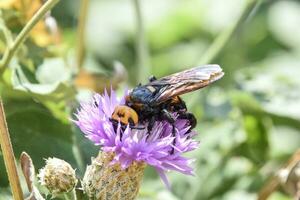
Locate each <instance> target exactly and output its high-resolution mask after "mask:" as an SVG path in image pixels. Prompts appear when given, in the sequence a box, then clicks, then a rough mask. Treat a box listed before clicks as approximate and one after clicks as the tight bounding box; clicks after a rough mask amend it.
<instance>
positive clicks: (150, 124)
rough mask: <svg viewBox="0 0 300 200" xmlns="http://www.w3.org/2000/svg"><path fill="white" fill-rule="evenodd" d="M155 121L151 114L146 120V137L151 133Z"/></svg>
mask: <svg viewBox="0 0 300 200" xmlns="http://www.w3.org/2000/svg"><path fill="white" fill-rule="evenodd" d="M155 121H156V118H155V117H154V116H153V117H151V118H150V120H149V122H148V126H147V138H146V139H148V138H149V136H150V134H151V131H152V128H153V126H154V124H155Z"/></svg>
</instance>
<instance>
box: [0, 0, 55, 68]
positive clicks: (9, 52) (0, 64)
mask: <svg viewBox="0 0 300 200" xmlns="http://www.w3.org/2000/svg"><path fill="white" fill-rule="evenodd" d="M58 2H59V0H48V1H47V2H46V3H45V4H44V5H43V6H42V7H41V8H40V9H39V10H38V11H37V12H36V13H35V15H34V16H33V17H32V18H31V19H30V20H29V22H28V23H27V24H26V25H25V26H24V28H23V29H22V31H21V32H20V33H19V35H18V36H17V37H16V39H15V40H14V42H13V43H12V44H11V45H8V47H7V48H6V50H5V52H4V55H3V57H2V59H1V61H0V72H3V70H4V69H5V67H6V66H7V65H8V64H9V62H10V60H11V59H12V57H13V55H14V54H15V53H16V51H17V50H18V48H19V47H20V45H21V44H22V43H23V42H24V41H25V39H26V38H27V36H28V34H29V33H30V31H31V30H32V29H33V27H34V26H35V25H36V24H37V23H38V21H40V20H41V19H42V18H43V17H44V16H45V15H46V13H47V12H48V11H49V10H50V9H51V8H53V7H54V6H55V5H56V4H57V3H58Z"/></svg>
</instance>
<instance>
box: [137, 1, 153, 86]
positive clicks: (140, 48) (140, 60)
mask: <svg viewBox="0 0 300 200" xmlns="http://www.w3.org/2000/svg"><path fill="white" fill-rule="evenodd" d="M133 4H134V10H135V15H136V29H137V36H136V38H137V39H136V51H137V68H138V81H139V82H142V81H145V79H147V78H148V77H149V76H150V73H151V72H150V58H149V52H148V48H147V43H146V40H145V30H144V24H143V17H142V11H141V4H140V0H133Z"/></svg>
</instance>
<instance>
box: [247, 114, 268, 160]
mask: <svg viewBox="0 0 300 200" xmlns="http://www.w3.org/2000/svg"><path fill="white" fill-rule="evenodd" d="M244 128H245V131H246V135H247V141H246V144H247V147H248V148H247V149H248V152H249V156H250V158H252V159H253V160H254V161H256V162H258V163H263V162H265V160H266V159H267V157H268V154H269V152H268V150H269V140H268V130H269V127H268V126H267V122H266V119H264V118H261V117H258V116H253V115H246V116H244Z"/></svg>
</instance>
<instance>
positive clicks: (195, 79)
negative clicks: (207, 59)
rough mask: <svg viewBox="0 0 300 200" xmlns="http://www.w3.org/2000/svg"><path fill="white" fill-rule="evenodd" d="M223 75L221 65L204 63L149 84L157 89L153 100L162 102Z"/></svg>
mask: <svg viewBox="0 0 300 200" xmlns="http://www.w3.org/2000/svg"><path fill="white" fill-rule="evenodd" d="M223 75H224V72H223V71H222V68H221V67H220V66H219V65H204V66H199V67H194V68H191V69H188V70H185V71H182V72H178V73H175V74H172V75H169V76H166V77H163V78H160V79H158V80H155V81H152V82H150V83H149V84H147V85H148V86H152V87H154V88H156V89H157V92H156V94H155V97H154V99H153V100H154V101H155V102H156V103H161V102H164V101H166V100H168V99H170V98H172V97H174V96H178V95H182V94H185V93H188V92H192V91H195V90H198V89H200V88H203V87H205V86H207V85H209V84H210V83H212V82H214V81H216V80H218V79H220V78H222V76H223Z"/></svg>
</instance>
